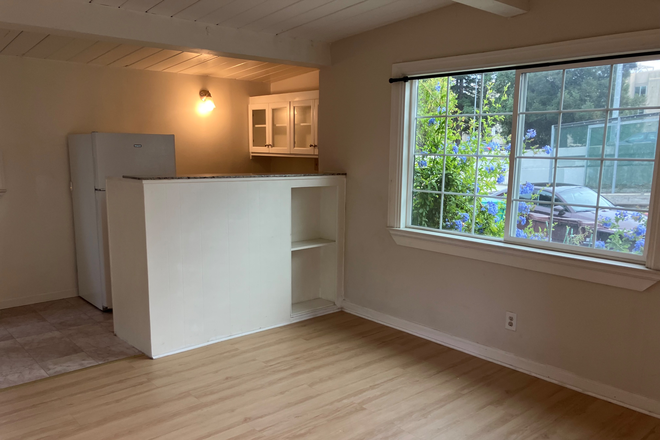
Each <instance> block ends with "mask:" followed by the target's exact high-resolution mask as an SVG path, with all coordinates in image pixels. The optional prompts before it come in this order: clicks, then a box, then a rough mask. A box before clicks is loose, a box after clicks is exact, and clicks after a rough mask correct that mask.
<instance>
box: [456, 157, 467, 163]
mask: <svg viewBox="0 0 660 440" xmlns="http://www.w3.org/2000/svg"><path fill="white" fill-rule="evenodd" d="M458 158H459V159H460V160H461V163H465V162H467V157H465V156H459V157H458Z"/></svg>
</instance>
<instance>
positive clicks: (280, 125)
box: [273, 124, 288, 127]
mask: <svg viewBox="0 0 660 440" xmlns="http://www.w3.org/2000/svg"><path fill="white" fill-rule="evenodd" d="M273 125H275V127H288V124H273Z"/></svg>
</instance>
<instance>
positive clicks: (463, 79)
mask: <svg viewBox="0 0 660 440" xmlns="http://www.w3.org/2000/svg"><path fill="white" fill-rule="evenodd" d="M481 81H482V77H481V74H474V75H460V76H452V77H451V78H449V84H450V88H451V94H450V96H449V113H450V114H452V115H471V114H475V113H480V110H481Z"/></svg>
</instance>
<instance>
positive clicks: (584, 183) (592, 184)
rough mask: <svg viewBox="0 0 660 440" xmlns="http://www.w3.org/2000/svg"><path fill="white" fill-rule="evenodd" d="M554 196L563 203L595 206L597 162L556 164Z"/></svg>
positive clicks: (563, 162) (560, 161)
mask: <svg viewBox="0 0 660 440" xmlns="http://www.w3.org/2000/svg"><path fill="white" fill-rule="evenodd" d="M555 167H556V168H557V175H556V179H555V182H556V184H555V186H556V188H555V194H556V195H557V197H558V199H560V200H563V201H564V202H565V203H575V204H588V205H593V206H596V199H597V197H598V174H599V172H600V161H599V160H564V159H560V160H558V161H557V162H556V164H555ZM587 202H588V203H587Z"/></svg>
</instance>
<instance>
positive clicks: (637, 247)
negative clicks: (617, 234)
mask: <svg viewBox="0 0 660 440" xmlns="http://www.w3.org/2000/svg"><path fill="white" fill-rule="evenodd" d="M643 250H644V239H643V238H640V239H639V240H637V241H636V242H635V246H633V252H642V251H643Z"/></svg>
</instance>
